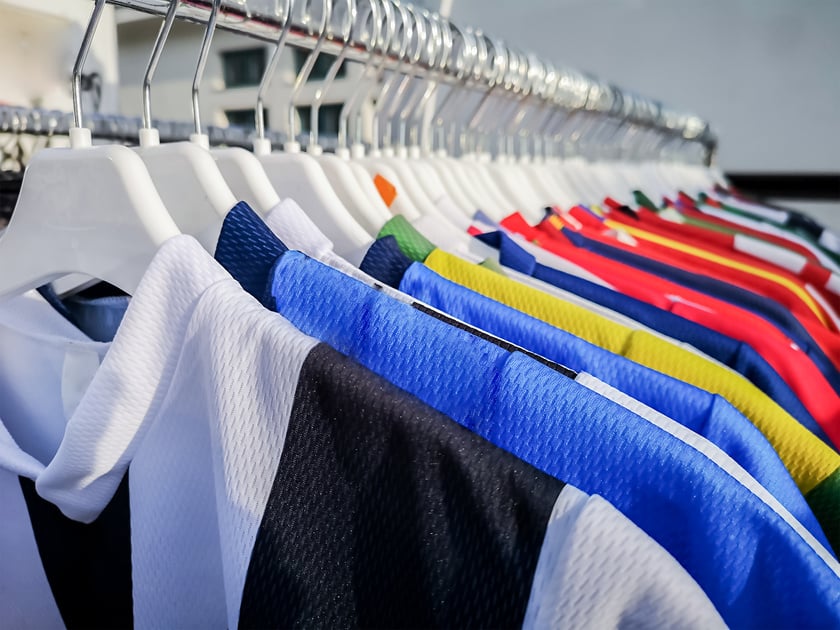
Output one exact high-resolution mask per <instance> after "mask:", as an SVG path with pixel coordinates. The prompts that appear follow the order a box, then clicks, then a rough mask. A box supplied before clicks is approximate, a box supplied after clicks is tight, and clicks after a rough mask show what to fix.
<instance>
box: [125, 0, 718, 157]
mask: <svg viewBox="0 0 840 630" xmlns="http://www.w3.org/2000/svg"><path fill="white" fill-rule="evenodd" d="M109 3H110V4H113V5H115V6H119V7H125V8H130V9H133V10H135V11H140V12H143V13H148V14H150V15H156V16H160V17H164V16H165V14H166V12H167V10H168V8H169V3H168V2H164V1H161V0H109ZM212 9H213V2H212V1H206V0H184V1H183V2H181V3H180V5H179V7H178V10H177V18H178V19H181V20H186V21H189V22H193V23H198V24H205V25H206V24H207V22H208V20H209V19H210V17H211V15H212ZM248 9H249V7H248V6H247V2H242V1H239V2H227V3H226V2H223V3H222V7H221V10H220V11H219V13H218V18H217V22H216V28H219V29H222V30H225V31H230V32H234V33H238V34H241V35H245V36H247V37H251V38H254V39H258V40H262V41H265V42H270V43H276V42H277V41H278V38H279V37H280V34H281V33H282V31H283V27H284V20H285V18H281V17H278V16H277V15H263V14H257V13H254V12H250V11H249V10H248ZM447 24H448V25H449V27H450V29H451V30H452V32H453V33H454V34H458V33H465V32H470V30H469V29H461V28H459V27H458V26H456V25H454V24H451V23H448V22H447ZM322 28H323V27H319V26H318V25H309V27H308V28H306V29H304V28H302V27H300V25H297V24H294V23H293V24H292V25H291V27H290V28H289V29H288V32H287V35H286V43H287V44H288V45H291V46H295V47H299V48H305V49H313V48H315V46H316V45H317V44H318V42H319V39H321V36H322V34H323V33H322V32H321V29H322ZM475 34H476V36H477V37H480V38H484V39H485V40H486V41H487V42H488V43H489V44H490V46H492V49H493V51H494V54H493V55H488V59H487V60H486V66H485V69H486V70H487V71H486V72H482V73H475V72H473V73H472V76H470V77H467V78H466V83H467V84H468V85H471V86H473V87H476V88H479V89H480V88H482V87H485V88H486V87H490V88H494V89H495V88H499V87H501V88H503V89H504V90H507V91H510V92H511V93H512V94H522V93H523V91H525V93H526V94H527V93H529V92H530V93H531V94H533V95H536V96H537V97H539V98H541V99H543V101H544V102H545V103H546V104H549V105H553V106H554V107H557V108H562V109H564V110H566V111H571V112H574V111H585V112H589V113H590V114H595V115H596V116H598V117H602V118H605V119H613V120H615V121H618V122H619V124H621V125H633V126H635V127H638V128H642V129H653V130H655V131H657V132H659V133H660V134H661V135H663V136H665V137H671V138H677V139H681V140H683V141H685V142H689V143H697V144H699V145H700V146H701V147H703V149H704V150H705V153H706V160H707V161H710V160H711V159H712V156H713V154H714V152H715V150H716V147H717V136H716V135H715V134H714V132H713V131H712V130H711V127H710V125H709V123H707V122H706V121H704V120H703V119H701V118H699V117H698V116H695V115H693V114H686V113H681V112H677V111H674V110H671V109H670V108H667V107H665V106H664V105H663V104H662V103H660V102H658V101H655V100H652V99H648V98H645V97H641V96H639V95H637V94H634V93H632V92H630V91H627V90H624V89H622V88H619V87H617V86H615V85H612V84H608V83H605V82H602V81H599V80H598V79H596V78H594V77H591V76H588V75H584V74H581V73H579V72H576V71H573V70H569V69H557V68H556V67H555V66H554V65H552V64H550V63H544V62H541V61H540V60H538V59H536V58H535V57H533V56H532V55H528V56H527V62H526V64H525V66H526V67H525V70H526V72H525V77H526V80H528V81H530V77H529V76H528V72H529V71H530V70H531V69H532V68H533V67H535V65H540V66H541V67H542V68H550V69H551V70H552V72H553V73H554V74H553V76H554V87H553V89H545V88H546V86H539V85H531V84H530V83H529V84H528V85H527V87H524V86H523V85H522V84H521V83H519V82H517V81H516V80H512V81H509V80H508V77H507V76H504V77H502V78H503V81H502V82H501V84H500V81H499V77H498V76H494V74H493V72H492V68H493V66H494V64H496V63H497V61H498V57H499V55H502V56H504V57H505V58H506V59H509V58H513V57H518V58H519V59H522V58H523V57H524V56H523V55H522V54H521V53H519V52H518V51H515V50H512V49H510V48H508V47H507V46H505V45H504V44H503V43H501V42H499V41H497V40H495V39H492V38H489V37H487V36H486V35H483V34H481V33H480V32H475ZM344 43H345V42H344V41H342V40H341V36H340V35H337V34H332V33H330V35H329V36H328V37H326V39H324V40H323V42H322V43H321V45H322V51H323V52H325V53H331V54H338V53H340V52H341V50H342V44H344ZM353 44H354V45H351V46H350V47H348V48H347V50H345V51H344V54H345V57H346V59H347V60H349V61H357V62H363V61H370V59H371V54H373V55H375V56H376V58H377V61H379V62H381V63H382V64H383V67H385V68H388V69H396V68H398V67H403V68H404V67H405V64H406V59H404V58H403V59H398V58H397V55H396V53H395V51H390V50H389V51H387V52H386V53H382V52H381V51H379V52H377V51H374V52H373V53H370V52H369V51H366V50H365V49H364V47H363V46H361V45H355V42H354V43H353ZM459 61H460V60H459V59H458V58H457V54H455V55H453V58H451V59H450V60H448V61H447V62H445V63H443V64H441V65H436V64H434V63H431V62H430V61H429V59H423V56H422V55H420V56H419V57H418V58H417V59H411V60H408V63H409V64H410V66H411V72H412V73H413V75H414V76H418V75H419V74H422V73H427V74H434V75H435V80H436V81H438V82H440V83H446V84H450V85H452V84H455V83H458V82H461V81H462V80H463V79H464V77H463V76H461V74H462V73H461V71H460V67H459ZM543 76H546V75H545V74H544V75H543Z"/></svg>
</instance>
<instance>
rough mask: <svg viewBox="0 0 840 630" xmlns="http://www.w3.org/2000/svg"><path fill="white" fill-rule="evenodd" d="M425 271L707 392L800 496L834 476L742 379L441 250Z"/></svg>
mask: <svg viewBox="0 0 840 630" xmlns="http://www.w3.org/2000/svg"><path fill="white" fill-rule="evenodd" d="M425 264H426V265H427V266H428V267H429V268H430V269H432V270H433V271H435V272H436V273H438V274H440V275H442V276H443V277H445V278H447V279H449V280H451V281H453V282H456V283H458V284H460V285H462V286H465V287H467V288H469V289H472V290H473V291H476V292H478V293H481V294H482V295H484V296H486V297H489V298H491V299H493V300H496V301H497V302H501V303H502V304H506V305H508V306H510V307H512V308H515V309H517V310H519V311H522V312H524V313H527V314H528V315H531V316H532V317H536V318H538V319H540V320H542V321H544V322H546V323H548V324H551V325H553V326H556V327H558V328H562V329H563V330H566V331H568V332H570V333H572V334H574V335H576V336H578V337H580V338H582V339H584V340H586V341H588V342H590V343H593V344H595V345H597V346H600V347H601V348H604V349H606V350H609V351H610V352H613V353H615V354H619V355H622V356H624V357H627V358H628V359H631V360H632V361H635V362H636V363H640V364H642V365H644V366H647V367H649V368H652V369H654V370H658V371H659V372H662V373H665V374H668V375H670V376H673V377H675V378H678V379H680V380H682V381H685V382H687V383H691V384H692V385H695V386H697V387H700V388H701V389H704V390H706V391H708V392H711V393H714V394H719V395H720V396H723V397H724V398H726V399H727V400H728V401H729V402H730V403H732V405H733V406H734V407H735V408H737V409H738V410H739V411H741V413H743V414H744V415H745V416H746V417H747V418H749V420H750V421H751V422H752V423H753V424H754V425H755V426H756V427H757V428H758V429H759V430H760V431H761V432H762V433H763V434H764V436H765V437H766V438H767V440H768V441H769V442H770V444H772V445H773V447H774V448H775V449H776V451H777V453H778V454H779V457H780V458H781V460H782V462H783V463H784V464H785V467H786V468H787V469H788V471H789V472H790V474H791V476H792V477H793V479H794V480H795V481H796V483H797V485H798V486H799V488H800V490H801V491H802V493H803V494H807V493H808V492H809V491H811V490H812V489H814V488H815V487H816V486H817V485H818V484H819V483H820V482H822V481H823V480H825V479H827V478H828V477H829V476H830V475H831V474H832V473H834V472H835V471H837V470H838V469H840V455H838V454H837V453H835V452H834V451H833V450H832V449H831V448H829V447H828V446H827V445H826V444H824V443H823V442H822V441H821V440H820V439H819V438H817V437H816V436H815V435H814V434H812V433H811V432H810V431H808V430H807V429H806V428H805V427H803V426H802V425H801V424H799V423H798V422H797V421H796V420H795V419H794V418H792V417H791V416H790V415H789V414H788V413H787V412H786V411H784V410H783V409H782V408H781V407H779V405H777V404H776V403H775V402H773V401H772V400H771V399H770V398H768V397H767V396H766V395H765V394H764V393H763V392H762V391H761V390H759V389H758V388H757V387H756V386H755V385H753V384H752V383H750V382H749V381H748V380H746V379H745V378H744V377H743V376H741V375H739V374H736V373H734V372H731V371H729V370H728V369H726V368H724V367H722V366H720V365H717V364H715V363H712V362H711V361H709V360H707V359H705V358H703V357H700V356H698V355H696V354H694V353H692V352H689V351H688V350H686V349H684V348H680V347H678V346H675V345H674V344H671V343H669V342H667V341H665V340H663V339H660V338H659V337H656V336H654V335H651V334H650V333H648V332H646V331H643V330H632V329H630V328H627V327H626V326H623V325H621V324H618V323H615V322H612V321H610V320H608V319H606V318H604V317H602V316H600V315H597V314H595V313H592V312H590V311H588V310H586V309H584V308H583V307H580V306H577V305H574V304H570V303H568V302H565V301H563V300H562V299H560V298H557V297H554V296H552V295H549V294H547V293H544V292H542V291H540V290H538V289H534V288H532V287H528V286H526V285H524V284H521V283H519V282H516V281H515V280H511V279H510V278H506V277H504V276H500V275H499V274H495V273H493V272H492V271H489V270H487V269H484V268H481V267H479V266H478V265H474V264H471V263H468V262H466V261H464V260H462V259H460V258H457V257H456V256H453V255H451V254H447V253H446V252H444V251H441V250H439V249H437V250H435V251H434V252H432V254H431V255H430V256H429V257H428V258H427V259H426V262H425Z"/></svg>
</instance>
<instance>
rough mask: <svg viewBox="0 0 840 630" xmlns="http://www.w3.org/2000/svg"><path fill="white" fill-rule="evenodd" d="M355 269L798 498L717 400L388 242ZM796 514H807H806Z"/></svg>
mask: <svg viewBox="0 0 840 630" xmlns="http://www.w3.org/2000/svg"><path fill="white" fill-rule="evenodd" d="M363 267H365V268H366V269H369V270H370V271H372V272H373V273H383V270H384V269H385V268H386V267H390V268H391V269H393V270H394V273H393V274H392V273H385V274H384V275H386V276H391V277H392V279H393V277H395V276H397V275H399V276H400V281H399V285H398V287H399V289H400V290H402V291H404V292H406V293H408V294H409V295H412V296H414V297H415V298H417V299H419V300H420V301H421V302H423V303H425V304H429V305H431V306H433V307H435V308H438V309H440V310H442V311H443V312H445V313H447V314H449V315H452V316H453V317H456V318H457V319H459V320H461V321H464V322H467V323H469V324H472V325H474V326H476V327H478V328H480V329H481V330H484V331H487V332H489V333H491V334H494V335H497V336H498V337H501V338H503V339H506V340H507V341H510V342H512V343H514V344H516V345H518V346H519V347H521V348H526V349H528V350H531V351H533V352H534V353H536V354H537V355H538V356H542V357H545V358H548V359H550V360H552V361H555V362H557V363H560V364H562V365H565V366H568V367H570V368H572V369H573V370H577V371H586V372H588V373H590V374H592V375H594V376H596V377H598V378H599V379H601V380H604V381H606V382H608V383H610V384H611V385H613V386H615V387H617V388H618V389H620V390H621V391H623V392H625V393H627V394H629V395H631V396H633V397H634V398H636V399H637V400H640V401H642V402H644V403H646V404H648V405H650V406H652V407H653V408H655V409H657V410H659V411H661V412H663V413H664V414H665V415H667V416H669V417H671V418H673V419H675V420H677V421H679V422H681V423H682V424H683V425H684V426H686V427H688V428H690V429H692V430H693V431H695V432H698V433H700V434H702V435H704V436H705V437H706V438H708V439H709V440H711V441H712V442H714V443H715V444H717V445H718V446H719V447H720V448H722V449H723V450H724V451H726V452H727V453H729V454H730V455H732V456H733V457H734V458H735V459H736V460H737V461H738V462H739V463H740V464H741V465H742V466H744V468H746V469H747V470H748V471H749V472H750V473H751V474H753V476H754V477H755V478H756V479H759V480H760V481H761V480H764V479H766V480H767V483H766V484H765V486H766V487H770V486H771V485H773V486H774V485H775V481H773V480H771V479H770V478H771V477H772V478H778V480H779V482H780V483H781V484H782V486H784V488H785V490H782V493H783V494H785V495H789V496H790V497H791V500H792V501H793V502H798V501H800V500H801V493H800V492H799V491H798V490H794V489H793V487H792V486H788V484H789V483H790V481H791V480H790V479H789V477H790V475H789V474H788V473H787V471H786V470H784V467H783V466H782V465H781V463H780V462H779V461H778V456H777V455H776V453H775V451H774V450H773V449H772V447H771V446H770V445H769V444H768V443H767V441H766V439H764V437H763V436H762V435H761V434H760V433H759V432H758V431H757V429H755V427H754V426H752V425H750V423H749V421H747V420H746V419H745V418H744V417H743V416H742V415H741V414H740V413H738V412H737V411H735V410H734V409H733V408H732V407H731V405H729V403H727V402H726V401H724V400H723V399H720V398H718V397H715V396H712V395H711V394H709V393H708V392H705V391H703V390H700V389H699V388H695V387H692V386H690V385H688V384H687V383H684V382H682V381H678V380H676V379H673V378H671V377H669V376H667V375H665V374H662V373H660V372H656V371H654V370H651V369H649V368H645V367H644V366H642V365H639V364H637V363H634V362H633V361H630V360H628V359H626V358H624V357H622V356H619V355H616V354H613V353H611V352H608V351H606V350H603V349H601V348H599V347H597V346H594V345H592V344H589V343H587V342H586V341H584V340H582V339H579V338H577V337H575V336H574V335H570V334H568V333H566V332H565V331H563V330H561V329H558V328H555V327H553V326H550V325H548V324H546V323H544V322H541V321H539V320H537V319H534V318H532V317H529V316H528V315H526V314H524V313H522V312H520V311H516V310H514V309H512V308H510V307H507V306H505V305H503V304H500V303H498V302H495V301H493V300H490V299H488V298H486V297H484V296H482V295H480V294H478V293H475V292H474V291H470V290H469V289H466V288H464V287H461V286H459V285H456V284H454V283H452V282H449V281H447V280H445V279H444V278H442V277H441V276H439V275H438V274H436V273H434V272H432V271H430V270H429V269H428V268H426V267H424V266H423V265H420V264H417V263H413V262H412V261H411V260H410V259H408V258H407V257H406V256H404V254H403V253H402V251H401V250H400V248H399V246H398V245H397V243H396V241H395V240H394V239H393V237H385V238H383V239H380V240H379V241H377V242H376V243H375V244H374V246H373V247H371V249H370V250H369V252H368V255H367V256H366V257H365V260H364V261H363ZM397 270H399V271H397ZM759 453H763V454H764V455H759ZM754 458H756V459H754ZM760 460H763V461H764V462H772V464H771V465H770V470H773V471H774V472H770V470H763V471H762V470H760V469H761V468H762V467H763V466H764V464H760V463H759V461H760ZM768 484H769V485H768ZM783 502H784V501H783ZM797 510H798V508H797ZM804 511H805V512H806V513H808V512H810V510H808V509H806V510H804ZM794 513H795V514H800V513H802V512H799V511H795V512H794ZM803 518H804V519H806V520H809V522H810V519H811V518H812V517H811V515H810V514H806V515H805V516H803ZM803 522H805V521H803ZM815 529H816V528H815Z"/></svg>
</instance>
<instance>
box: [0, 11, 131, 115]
mask: <svg viewBox="0 0 840 630" xmlns="http://www.w3.org/2000/svg"><path fill="white" fill-rule="evenodd" d="M92 10H93V2H91V1H90V0H61V1H60V2H56V1H54V0H0V59H2V60H3V63H0V102H3V103H5V104H9V105H19V106H24V107H45V108H50V109H60V110H64V111H70V110H71V109H72V97H71V89H70V78H71V73H72V69H73V63H74V62H75V60H76V54H77V52H78V50H79V45H80V43H81V41H82V36H83V34H84V29H85V27H86V25H87V22H88V19H89V18H90V14H91V11H92ZM117 67H118V63H117V38H116V30H115V28H114V11H113V8H112V7H107V8H106V10H105V13H104V14H103V17H102V21H101V23H100V27H99V30H98V31H97V34H96V37H95V38H94V42H93V46H92V48H91V51H90V54H89V55H88V61H87V64H86V66H85V72H86V73H90V72H98V73H99V74H100V75H101V77H102V79H103V86H102V102H101V109H102V111H116V108H117V84H118V76H117V72H118V70H117Z"/></svg>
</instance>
